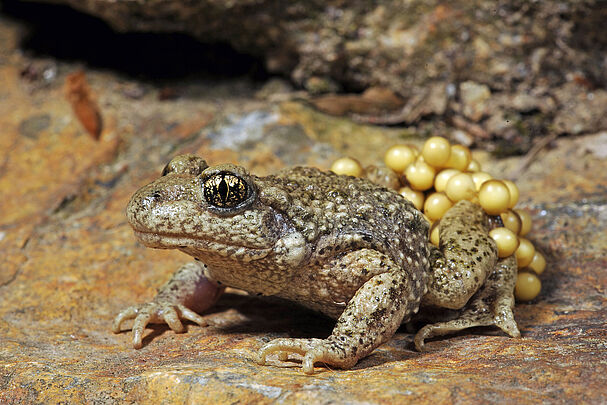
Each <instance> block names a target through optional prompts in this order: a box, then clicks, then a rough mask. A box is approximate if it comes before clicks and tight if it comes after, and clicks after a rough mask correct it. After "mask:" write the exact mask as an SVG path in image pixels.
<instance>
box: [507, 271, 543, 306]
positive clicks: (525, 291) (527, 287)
mask: <svg viewBox="0 0 607 405" xmlns="http://www.w3.org/2000/svg"><path fill="white" fill-rule="evenodd" d="M541 289H542V282H541V281H540V279H539V278H538V277H537V276H536V275H535V274H533V273H531V272H527V271H521V272H519V273H518V276H517V277H516V285H515V287H514V296H515V297H516V299H517V300H519V301H530V300H532V299H534V298H535V297H537V295H538V294H539V293H540V290H541Z"/></svg>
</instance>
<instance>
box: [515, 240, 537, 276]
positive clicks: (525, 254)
mask: <svg viewBox="0 0 607 405" xmlns="http://www.w3.org/2000/svg"><path fill="white" fill-rule="evenodd" d="M518 241H519V245H518V248H517V249H516V252H515V254H516V262H517V264H518V268H519V269H520V268H523V267H527V266H528V265H529V263H531V260H532V259H533V255H534V254H535V246H533V243H531V242H530V241H529V239H526V238H518Z"/></svg>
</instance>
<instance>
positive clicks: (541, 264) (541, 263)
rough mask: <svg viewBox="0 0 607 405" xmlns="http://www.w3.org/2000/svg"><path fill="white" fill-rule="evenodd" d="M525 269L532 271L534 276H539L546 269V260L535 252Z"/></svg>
mask: <svg viewBox="0 0 607 405" xmlns="http://www.w3.org/2000/svg"><path fill="white" fill-rule="evenodd" d="M527 267H528V268H530V269H531V270H533V271H534V272H535V274H537V275H538V276H539V275H540V274H542V273H543V272H544V269H545V268H546V259H545V258H544V256H543V255H542V254H541V253H540V252H538V251H537V250H536V251H535V254H534V255H533V258H532V259H531V263H529V265H528V266H527Z"/></svg>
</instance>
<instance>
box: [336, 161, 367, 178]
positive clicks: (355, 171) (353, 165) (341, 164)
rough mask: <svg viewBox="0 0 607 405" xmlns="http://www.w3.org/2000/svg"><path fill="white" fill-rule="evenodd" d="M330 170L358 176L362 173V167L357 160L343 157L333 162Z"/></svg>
mask: <svg viewBox="0 0 607 405" xmlns="http://www.w3.org/2000/svg"><path fill="white" fill-rule="evenodd" d="M331 171H332V172H333V173H336V174H345V175H347V176H354V177H359V176H361V175H362V174H363V168H362V166H361V165H360V163H358V161H357V160H355V159H352V158H349V157H343V158H340V159H337V160H336V161H335V162H333V165H332V166H331Z"/></svg>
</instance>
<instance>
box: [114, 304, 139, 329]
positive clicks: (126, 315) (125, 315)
mask: <svg viewBox="0 0 607 405" xmlns="http://www.w3.org/2000/svg"><path fill="white" fill-rule="evenodd" d="M136 315H137V308H135V307H128V308H127V309H125V310H123V311H120V313H119V314H118V315H116V318H114V322H113V323H112V331H113V332H114V333H120V326H121V325H122V322H124V321H126V320H127V319H133V318H134V317H135V316H136Z"/></svg>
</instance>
